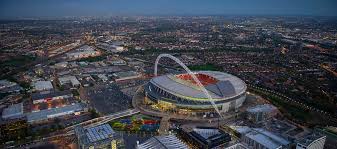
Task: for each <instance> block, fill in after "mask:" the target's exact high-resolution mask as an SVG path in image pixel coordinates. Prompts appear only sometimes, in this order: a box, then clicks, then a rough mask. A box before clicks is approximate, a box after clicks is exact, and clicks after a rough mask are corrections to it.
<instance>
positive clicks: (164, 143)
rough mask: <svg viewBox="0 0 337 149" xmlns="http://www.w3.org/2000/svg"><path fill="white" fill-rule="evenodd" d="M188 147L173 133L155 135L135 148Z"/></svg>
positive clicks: (183, 148) (170, 148)
mask: <svg viewBox="0 0 337 149" xmlns="http://www.w3.org/2000/svg"><path fill="white" fill-rule="evenodd" d="M149 148H153V149H188V146H187V145H186V144H185V143H183V142H182V141H180V140H179V139H178V138H177V137H176V136H174V135H167V136H155V137H152V138H150V139H149V140H147V141H145V142H144V143H142V144H139V145H137V149H149Z"/></svg>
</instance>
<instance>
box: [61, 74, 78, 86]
mask: <svg viewBox="0 0 337 149" xmlns="http://www.w3.org/2000/svg"><path fill="white" fill-rule="evenodd" d="M58 80H59V83H60V85H61V86H63V85H65V84H71V86H72V87H79V86H80V85H81V83H80V81H78V80H77V78H76V77H75V76H64V77H60V78H58Z"/></svg>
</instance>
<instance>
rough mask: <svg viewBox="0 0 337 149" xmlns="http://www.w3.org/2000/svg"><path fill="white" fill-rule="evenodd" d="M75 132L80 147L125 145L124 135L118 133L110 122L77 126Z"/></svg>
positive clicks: (83, 148)
mask: <svg viewBox="0 0 337 149" xmlns="http://www.w3.org/2000/svg"><path fill="white" fill-rule="evenodd" d="M75 134H76V137H77V141H78V146H79V148H80V149H94V148H111V149H117V148H122V147H124V141H123V137H122V135H120V134H118V133H116V132H115V131H114V130H113V129H112V128H111V126H110V125H109V124H104V125H100V126H95V127H90V128H83V127H82V126H77V127H75Z"/></svg>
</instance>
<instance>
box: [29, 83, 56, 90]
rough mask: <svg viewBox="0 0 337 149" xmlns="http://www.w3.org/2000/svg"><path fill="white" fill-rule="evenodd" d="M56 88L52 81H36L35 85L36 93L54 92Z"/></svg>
mask: <svg viewBox="0 0 337 149" xmlns="http://www.w3.org/2000/svg"><path fill="white" fill-rule="evenodd" d="M53 88H54V87H53V85H52V83H51V82H50V81H36V82H35V83H34V89H35V90H36V91H45V90H52V89H53Z"/></svg>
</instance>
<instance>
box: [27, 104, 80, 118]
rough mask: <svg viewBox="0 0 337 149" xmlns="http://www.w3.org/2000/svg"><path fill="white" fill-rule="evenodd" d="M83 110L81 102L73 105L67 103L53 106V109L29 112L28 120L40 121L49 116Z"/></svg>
mask: <svg viewBox="0 0 337 149" xmlns="http://www.w3.org/2000/svg"><path fill="white" fill-rule="evenodd" d="M82 110H83V105H82V104H80V103H74V104H71V105H66V106H64V107H59V108H52V109H46V110H41V111H37V112H31V113H27V114H26V116H27V120H28V122H34V121H40V120H45V119H48V118H54V117H58V116H62V115H66V114H72V113H74V112H77V111H82Z"/></svg>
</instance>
